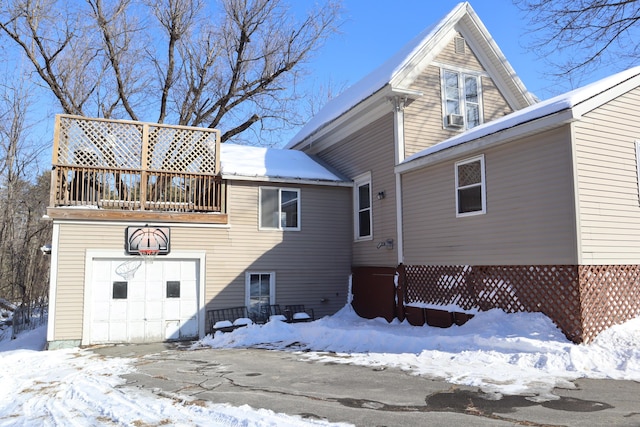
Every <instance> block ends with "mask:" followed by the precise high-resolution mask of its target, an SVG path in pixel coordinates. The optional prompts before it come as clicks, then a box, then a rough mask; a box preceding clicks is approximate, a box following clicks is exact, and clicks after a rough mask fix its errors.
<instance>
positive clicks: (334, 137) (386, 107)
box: [292, 84, 422, 154]
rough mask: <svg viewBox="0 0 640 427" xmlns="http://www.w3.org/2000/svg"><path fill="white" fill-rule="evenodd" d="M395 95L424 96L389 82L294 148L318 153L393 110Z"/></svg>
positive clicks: (412, 97)
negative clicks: (395, 86) (391, 84)
mask: <svg viewBox="0 0 640 427" xmlns="http://www.w3.org/2000/svg"><path fill="white" fill-rule="evenodd" d="M395 96H403V97H406V98H408V99H416V98H419V97H421V96H422V92H420V91H416V90H410V89H402V88H395V89H394V88H393V87H391V86H390V85H388V84H387V85H386V86H384V87H383V88H381V89H380V90H378V91H377V92H376V93H374V94H373V95H371V96H369V97H368V98H366V99H365V100H363V101H361V102H360V103H359V104H357V105H355V106H354V107H353V108H351V109H350V110H349V111H347V112H346V113H344V114H342V115H341V116H339V117H338V118H336V119H335V120H334V121H333V122H331V123H328V124H326V125H325V126H324V127H322V128H320V129H318V130H317V131H316V132H314V133H313V134H311V135H309V136H308V137H307V138H306V139H304V140H303V141H301V142H300V143H298V144H296V145H295V146H294V147H292V148H293V149H296V150H302V151H304V152H305V153H307V154H316V153H318V152H320V151H322V150H326V149H327V148H329V147H331V146H332V145H334V144H336V143H338V142H340V141H342V140H343V139H344V138H346V137H347V136H349V135H351V134H352V133H354V132H356V131H357V130H359V129H361V128H363V127H364V126H366V125H368V124H369V123H372V122H374V121H375V120H378V119H379V118H381V117H383V116H384V115H385V114H388V113H391V112H392V111H393V104H392V103H391V102H390V100H391V99H392V98H393V97H395ZM328 135H331V138H326V139H324V140H323V141H322V142H318V140H321V139H322V138H324V137H326V136H328Z"/></svg>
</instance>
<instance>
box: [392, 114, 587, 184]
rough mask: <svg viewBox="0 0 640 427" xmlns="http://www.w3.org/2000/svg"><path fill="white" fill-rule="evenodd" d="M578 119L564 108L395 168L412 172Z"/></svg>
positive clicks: (397, 171)
mask: <svg viewBox="0 0 640 427" xmlns="http://www.w3.org/2000/svg"><path fill="white" fill-rule="evenodd" d="M577 119H578V117H577V116H576V115H575V114H574V111H573V110H571V109H567V110H563V111H560V112H557V113H554V114H552V115H549V116H546V117H541V118H539V119H536V120H532V121H529V122H526V123H522V124H520V125H518V126H514V127H512V128H508V129H503V130H501V131H498V132H495V133H492V134H490V135H486V136H483V137H481V138H478V139H475V140H471V141H467V142H463V143H461V144H458V145H454V146H451V147H447V148H443V149H442V150H440V151H435V152H433V153H431V154H428V155H426V156H424V157H419V158H417V159H415V160H412V161H410V162H407V163H403V164H400V165H398V166H396V167H395V169H394V170H395V172H396V173H405V172H410V171H412V170H415V169H419V168H422V167H425V166H428V165H432V164H434V163H438V162H442V161H445V160H450V159H454V158H457V157H460V156H463V155H465V154H466V153H470V152H472V151H478V150H485V149H487V148H490V147H493V146H496V145H500V144H504V143H506V142H509V141H511V140H513V139H515V138H522V137H525V136H529V135H532V134H535V133H539V132H541V131H543V130H548V129H553V128H555V127H558V126H561V125H563V124H566V123H570V122H572V121H575V120H577Z"/></svg>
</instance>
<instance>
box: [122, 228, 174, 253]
mask: <svg viewBox="0 0 640 427" xmlns="http://www.w3.org/2000/svg"><path fill="white" fill-rule="evenodd" d="M170 233H171V230H170V229H169V227H157V226H152V225H145V226H144V227H134V226H131V227H127V229H126V231H125V250H126V252H127V254H129V255H140V254H141V253H145V252H146V251H149V250H151V251H154V252H155V251H157V254H158V255H167V254H168V253H169V251H170V248H171V246H170V244H171V234H170Z"/></svg>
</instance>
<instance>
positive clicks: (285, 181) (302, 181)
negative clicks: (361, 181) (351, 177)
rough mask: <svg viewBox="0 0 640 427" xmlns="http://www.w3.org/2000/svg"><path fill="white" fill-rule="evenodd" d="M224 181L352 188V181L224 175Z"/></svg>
mask: <svg viewBox="0 0 640 427" xmlns="http://www.w3.org/2000/svg"><path fill="white" fill-rule="evenodd" d="M222 179H226V180H228V181H253V182H272V183H277V184H296V185H320V186H325V187H351V186H353V183H352V182H351V181H320V180H313V179H296V178H280V177H269V176H243V175H226V174H222Z"/></svg>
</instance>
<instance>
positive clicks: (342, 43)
mask: <svg viewBox="0 0 640 427" xmlns="http://www.w3.org/2000/svg"><path fill="white" fill-rule="evenodd" d="M294 3H295V2H294ZM458 3H459V0H375V1H372V0H343V5H344V8H345V11H344V12H345V13H344V18H345V21H344V24H343V25H342V27H341V34H338V35H336V36H334V37H333V38H332V39H331V40H330V41H329V42H328V43H327V44H326V45H325V46H324V47H323V48H322V50H321V51H319V52H318V53H317V55H316V57H315V59H314V60H313V61H312V63H311V64H312V74H311V75H310V76H309V79H310V84H313V85H325V86H326V84H327V82H329V81H330V82H331V83H332V86H334V87H339V86H340V85H342V86H345V85H346V86H349V85H351V84H353V83H355V82H356V81H358V80H359V79H360V78H362V77H364V76H365V75H367V74H368V73H369V72H371V71H373V70H374V69H375V68H376V67H377V66H378V65H380V64H382V63H383V62H384V61H385V60H386V59H388V58H389V57H391V56H392V55H393V54H394V53H395V52H396V51H397V50H399V49H400V48H401V47H402V46H403V45H404V44H405V43H407V42H409V41H410V40H411V39H412V38H414V37H415V36H416V35H418V34H419V33H420V32H421V31H422V30H424V29H425V28H427V27H429V26H430V25H432V24H434V23H435V22H437V21H439V20H440V19H441V18H442V17H444V16H445V15H446V14H447V13H448V12H449V11H450V10H451V9H453V8H454V7H455V6H456V5H457V4H458ZM470 4H471V6H472V7H473V9H474V10H475V11H476V13H477V14H478V16H479V17H480V19H481V20H482V22H483V23H484V25H485V26H486V27H487V29H488V30H489V33H490V34H491V35H492V36H493V37H494V38H495V40H496V42H497V44H498V46H499V47H500V49H501V50H502V52H503V53H504V55H505V56H506V57H507V60H508V61H509V62H510V63H511V65H512V66H513V68H514V69H515V71H516V73H517V74H518V76H520V78H521V79H522V81H523V82H524V84H525V86H526V87H527V88H528V89H529V91H531V92H533V93H534V94H535V95H536V96H538V97H539V98H540V99H547V98H550V97H552V96H554V95H558V94H561V93H564V92H566V91H568V90H571V89H573V88H575V87H572V86H570V84H569V83H568V82H567V83H566V84H558V82H557V81H554V80H553V79H552V78H551V77H548V76H545V75H544V72H545V67H546V66H545V64H543V63H542V61H540V60H538V59H537V57H536V56H535V54H534V53H532V52H529V51H528V50H527V48H526V45H527V42H528V40H529V38H530V37H531V36H530V35H528V34H527V31H528V26H527V24H528V19H527V17H526V15H525V14H524V12H522V11H520V10H519V9H518V8H517V7H516V6H515V5H514V4H513V3H512V2H511V0H472V1H470ZM303 5H304V6H303ZM307 6H308V3H306V2H305V3H298V4H297V5H296V7H300V8H302V7H307ZM617 71H621V70H619V69H614V68H613V67H611V69H603V70H600V72H598V73H597V75H596V74H592V75H590V76H588V78H587V79H586V80H582V81H580V82H578V83H579V84H577V85H575V86H576V87H577V86H583V85H584V84H587V83H590V82H592V81H595V80H598V79H599V78H602V77H605V76H606V75H609V74H613V73H615V72H617Z"/></svg>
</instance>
